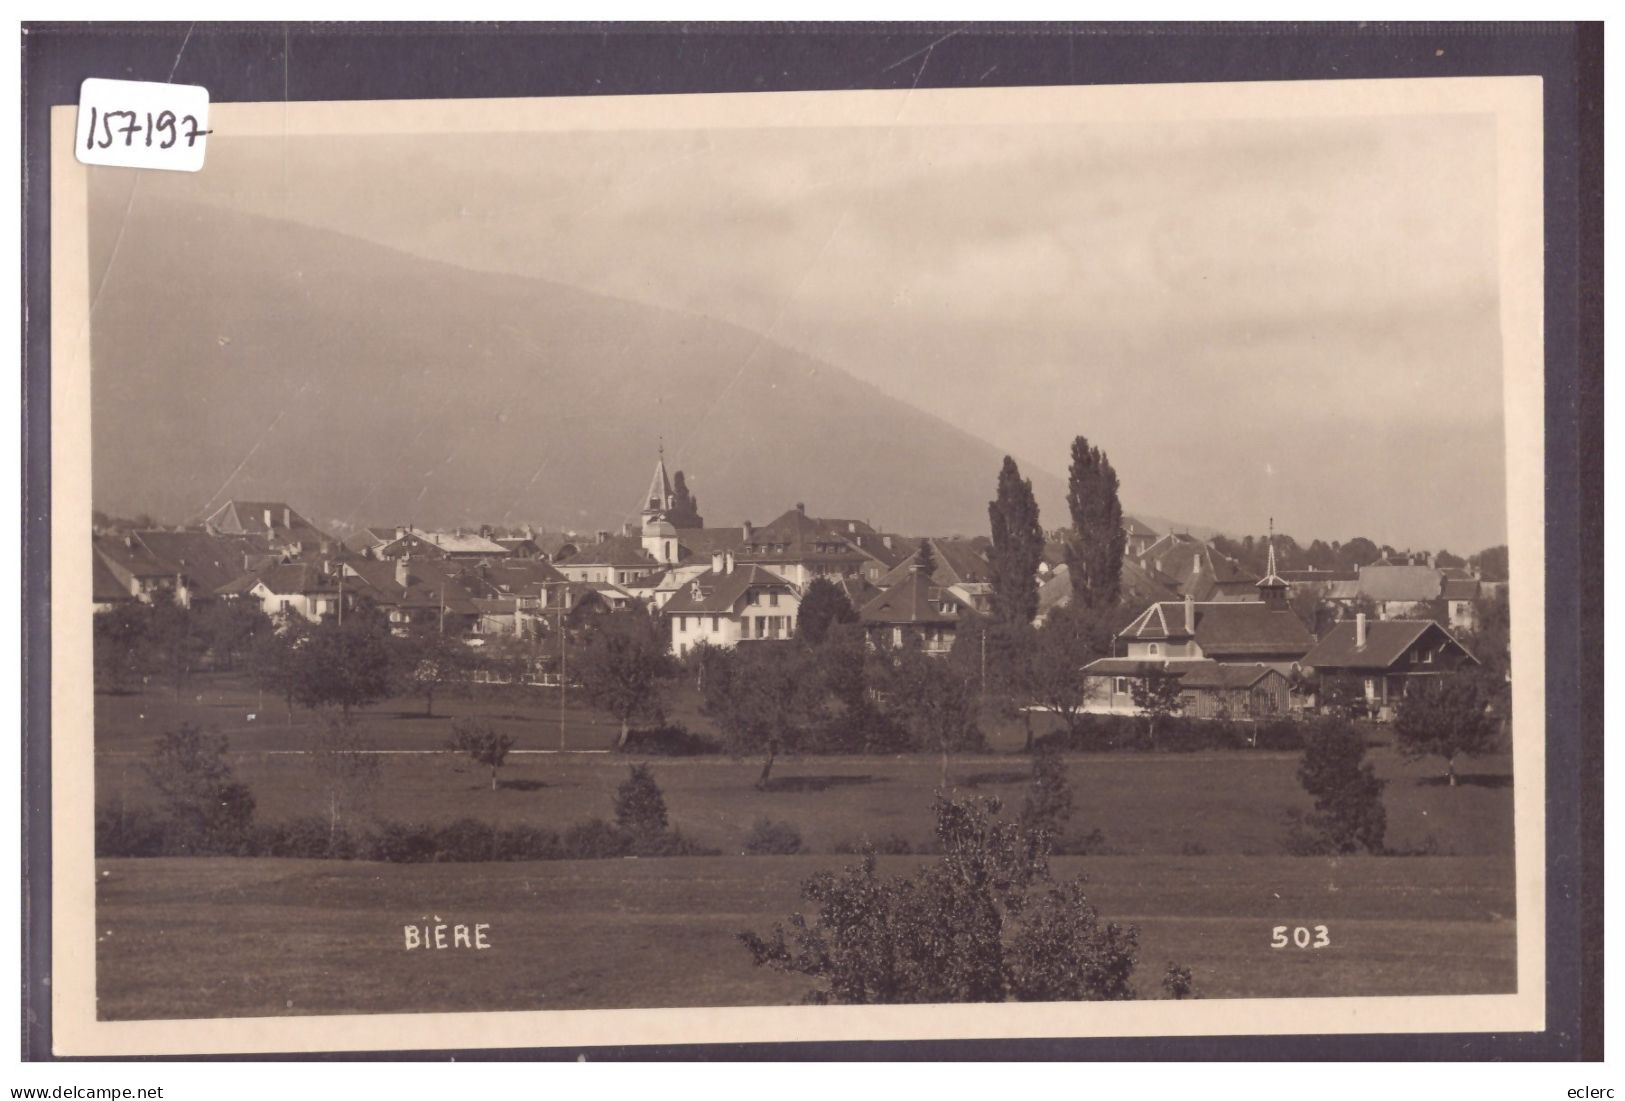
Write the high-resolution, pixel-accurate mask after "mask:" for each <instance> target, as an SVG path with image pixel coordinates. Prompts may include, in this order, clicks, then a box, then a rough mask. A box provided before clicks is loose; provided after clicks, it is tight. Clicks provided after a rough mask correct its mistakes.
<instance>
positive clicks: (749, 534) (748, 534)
mask: <svg viewBox="0 0 1625 1101" xmlns="http://www.w3.org/2000/svg"><path fill="white" fill-rule="evenodd" d="M739 532H740V534H741V535H743V536H744V539H745V543H746V544H747V545H748V544H749V543H750V541H751V539H752V538H753V537H754V536H755V535H756V529H755V528H753V527H751V523H750V521H749V520H746V521H745V522H744V523H743V524H740V525H739Z"/></svg>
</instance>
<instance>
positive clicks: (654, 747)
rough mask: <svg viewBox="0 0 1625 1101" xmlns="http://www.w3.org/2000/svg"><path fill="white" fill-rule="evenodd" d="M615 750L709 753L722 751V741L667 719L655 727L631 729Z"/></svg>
mask: <svg viewBox="0 0 1625 1101" xmlns="http://www.w3.org/2000/svg"><path fill="white" fill-rule="evenodd" d="M615 748H616V752H619V753H628V754H632V755H633V756H637V757H708V756H711V755H713V754H717V753H721V752H722V744H721V743H720V742H718V741H716V740H715V739H713V738H707V737H706V736H705V735H703V734H695V733H693V732H691V731H690V730H689V729H688V728H687V727H685V726H683V725H682V724H680V723H667V724H666V725H664V726H661V727H656V728H655V729H653V730H631V731H628V732H627V735H626V741H625V743H623V744H619V745H617V746H616V747H615Z"/></svg>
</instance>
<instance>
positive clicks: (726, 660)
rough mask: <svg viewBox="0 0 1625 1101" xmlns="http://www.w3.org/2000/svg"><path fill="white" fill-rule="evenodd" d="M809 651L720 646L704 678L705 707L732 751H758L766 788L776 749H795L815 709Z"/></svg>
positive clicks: (759, 779) (771, 646) (780, 751)
mask: <svg viewBox="0 0 1625 1101" xmlns="http://www.w3.org/2000/svg"><path fill="white" fill-rule="evenodd" d="M817 680H818V678H817V676H816V666H815V665H814V663H813V657H812V655H810V654H809V653H808V652H807V651H806V650H805V649H804V648H802V647H799V646H780V645H774V644H772V643H767V644H762V643H753V644H751V645H749V646H741V647H738V648H737V649H734V650H726V651H721V652H719V653H718V655H717V660H716V661H715V663H714V665H713V667H712V668H711V670H710V671H709V672H708V673H707V674H706V678H705V710H706V713H707V714H709V715H710V716H711V717H712V718H713V719H715V720H716V723H717V726H718V727H719V728H721V730H722V735H723V739H724V741H725V744H726V745H727V748H728V751H729V752H730V753H731V754H733V755H734V756H735V757H744V756H747V755H755V754H761V756H762V773H761V775H760V776H759V777H757V780H756V786H757V787H759V788H765V787H767V786H768V782H769V780H770V779H771V777H772V773H773V762H774V761H776V760H777V759H778V758H779V756H780V754H784V753H794V752H795V751H796V750H798V749H799V748H800V746H801V744H802V741H803V740H804V738H805V737H806V734H807V731H808V729H809V727H810V726H811V725H812V723H813V721H814V719H815V718H816V715H817V709H818V704H819V702H820V700H819V691H818V684H817Z"/></svg>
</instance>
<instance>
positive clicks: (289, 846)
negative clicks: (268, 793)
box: [254, 818, 361, 860]
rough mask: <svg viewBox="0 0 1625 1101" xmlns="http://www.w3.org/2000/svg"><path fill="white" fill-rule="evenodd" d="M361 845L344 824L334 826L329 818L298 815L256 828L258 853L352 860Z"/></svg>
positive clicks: (256, 852)
mask: <svg viewBox="0 0 1625 1101" xmlns="http://www.w3.org/2000/svg"><path fill="white" fill-rule="evenodd" d="M360 851H361V845H360V843H359V842H358V841H357V840H356V838H355V837H354V836H352V835H351V833H350V831H348V830H346V829H344V828H343V827H342V826H341V827H339V828H338V829H336V830H335V829H334V828H333V826H332V823H330V822H329V821H327V819H325V818H295V819H293V820H291V821H288V822H277V823H274V824H272V825H267V826H261V827H260V828H259V829H258V830H256V831H255V841H254V852H255V855H256V856H277V857H291V858H297V859H303V860H351V859H354V858H355V856H356V855H357V853H359V852H360Z"/></svg>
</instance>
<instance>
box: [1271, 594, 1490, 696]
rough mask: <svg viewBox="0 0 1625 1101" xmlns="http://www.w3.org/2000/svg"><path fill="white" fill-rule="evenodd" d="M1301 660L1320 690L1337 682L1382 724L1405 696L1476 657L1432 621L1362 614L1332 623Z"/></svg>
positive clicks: (1475, 661) (1473, 663)
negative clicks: (1371, 618) (1350, 619)
mask: <svg viewBox="0 0 1625 1101" xmlns="http://www.w3.org/2000/svg"><path fill="white" fill-rule="evenodd" d="M1303 664H1304V666H1305V667H1306V668H1307V669H1309V670H1310V671H1311V672H1312V673H1313V674H1314V675H1315V676H1316V677H1318V679H1319V682H1320V686H1321V688H1322V690H1324V689H1325V688H1326V687H1328V686H1329V685H1330V684H1331V683H1332V682H1340V683H1342V684H1343V685H1344V686H1345V687H1347V688H1349V689H1352V690H1353V691H1355V692H1357V693H1358V694H1359V695H1360V696H1361V697H1362V698H1364V699H1365V701H1366V705H1367V706H1368V707H1369V708H1370V709H1371V711H1372V713H1373V714H1374V715H1375V716H1376V717H1377V719H1378V720H1380V721H1385V722H1386V721H1388V720H1390V719H1392V718H1393V716H1394V711H1395V709H1396V708H1397V707H1398V705H1399V701H1400V700H1401V699H1403V698H1404V697H1405V696H1406V695H1409V694H1410V693H1412V692H1417V691H1421V690H1423V689H1425V688H1426V687H1427V686H1428V684H1429V683H1430V682H1434V681H1437V680H1438V678H1439V677H1441V676H1444V675H1446V674H1448V673H1453V672H1455V671H1457V670H1459V669H1461V668H1462V667H1463V666H1468V665H1477V664H1478V659H1477V658H1475V657H1474V656H1473V655H1472V654H1470V653H1468V652H1467V648H1466V647H1464V646H1463V645H1462V644H1461V643H1459V642H1457V641H1456V639H1455V636H1453V635H1452V634H1451V633H1450V632H1449V631H1447V630H1445V629H1444V628H1443V627H1441V626H1439V625H1438V624H1437V623H1435V622H1433V621H1432V620H1431V619H1389V620H1368V619H1367V617H1366V616H1365V615H1364V614H1363V613H1361V614H1359V615H1356V616H1355V617H1354V620H1353V621H1352V622H1349V621H1344V622H1342V623H1337V624H1333V626H1332V629H1331V630H1330V631H1329V632H1327V635H1326V637H1325V638H1323V639H1321V640H1320V642H1319V644H1317V645H1316V646H1315V647H1314V649H1312V650H1310V651H1309V653H1308V654H1307V655H1306V656H1305V657H1304V659H1303Z"/></svg>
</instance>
